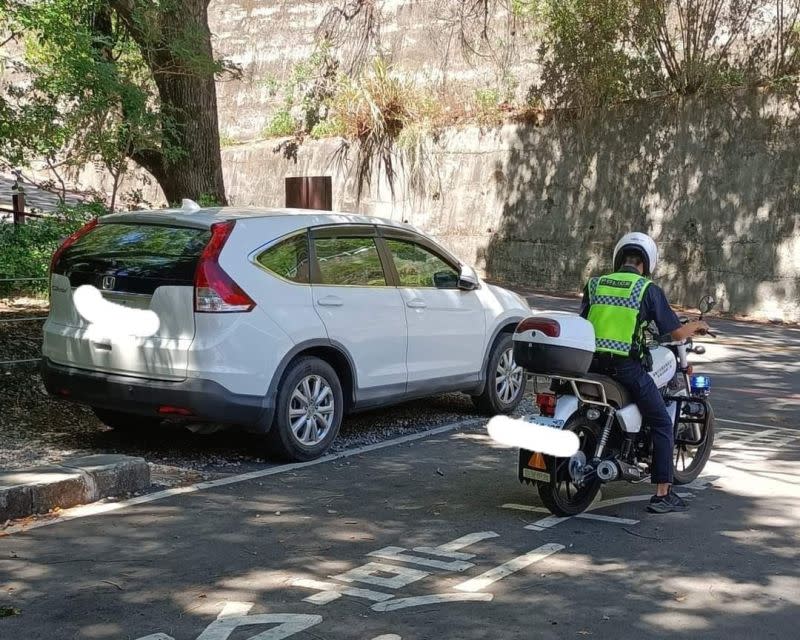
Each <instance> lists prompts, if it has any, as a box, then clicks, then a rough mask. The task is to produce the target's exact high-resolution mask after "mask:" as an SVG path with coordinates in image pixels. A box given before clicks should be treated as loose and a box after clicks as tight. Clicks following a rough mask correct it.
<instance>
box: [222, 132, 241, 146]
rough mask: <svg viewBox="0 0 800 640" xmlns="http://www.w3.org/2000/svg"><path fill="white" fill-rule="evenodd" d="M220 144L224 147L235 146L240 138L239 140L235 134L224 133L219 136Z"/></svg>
mask: <svg viewBox="0 0 800 640" xmlns="http://www.w3.org/2000/svg"><path fill="white" fill-rule="evenodd" d="M219 144H220V146H222V147H233V146H235V145H237V144H239V140H237V139H236V138H234V137H233V136H230V135H227V134H222V135H221V136H220V137H219Z"/></svg>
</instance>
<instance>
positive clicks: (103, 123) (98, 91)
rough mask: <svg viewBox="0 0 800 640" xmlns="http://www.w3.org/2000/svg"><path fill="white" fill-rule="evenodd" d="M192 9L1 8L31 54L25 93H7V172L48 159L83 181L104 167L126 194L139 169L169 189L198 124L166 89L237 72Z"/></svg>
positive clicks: (21, 86) (53, 2)
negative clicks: (85, 169) (92, 167)
mask: <svg viewBox="0 0 800 640" xmlns="http://www.w3.org/2000/svg"><path fill="white" fill-rule="evenodd" d="M187 9H188V7H187V6H186V2H184V1H182V0H158V1H156V0H112V1H106V0H10V1H7V2H3V3H0V32H2V33H4V34H11V37H10V39H8V40H6V44H9V43H11V46H14V45H16V44H21V45H22V51H23V55H22V59H21V60H16V59H15V62H14V64H15V67H16V70H17V71H18V72H20V73H19V75H18V76H16V77H15V78H13V79H14V80H15V81H16V83H12V84H8V85H5V86H3V87H2V91H1V92H0V116H1V119H0V166H2V165H11V166H19V165H26V164H29V163H30V162H31V161H32V160H34V159H36V160H39V159H43V158H44V159H48V160H51V161H54V163H55V161H57V163H58V164H59V166H60V167H63V168H65V169H66V171H67V172H69V171H70V170H73V171H75V172H77V171H78V170H79V169H80V168H81V167H82V166H83V165H85V164H86V163H87V162H91V161H94V160H97V159H99V160H100V161H101V162H102V163H103V164H104V165H105V168H106V169H107V170H108V171H109V172H110V173H111V174H112V176H114V178H115V184H116V183H117V181H118V178H119V176H120V175H121V174H122V173H123V172H124V171H125V170H126V168H127V161H128V159H133V160H134V161H137V162H139V163H140V164H143V166H145V168H147V169H148V170H151V171H153V172H154V175H156V178H157V179H159V180H160V181H162V180H163V181H164V182H162V186H165V183H166V181H167V180H166V178H167V174H166V172H165V171H164V170H165V169H166V168H169V167H173V168H174V167H176V165H177V164H178V163H181V162H184V161H185V160H186V159H187V158H188V152H187V148H186V145H185V142H186V139H185V138H184V131H185V130H186V124H187V121H191V120H192V118H193V115H192V114H191V113H189V112H187V110H186V109H185V108H184V105H182V103H181V95H187V94H186V93H185V92H184V93H181V92H169V91H167V92H165V91H164V88H165V87H167V86H170V84H174V83H186V78H191V79H192V80H190V82H191V81H197V82H203V81H204V79H207V78H209V77H212V76H214V75H215V74H218V73H221V72H223V71H227V70H230V66H229V65H227V64H226V63H224V62H222V61H218V60H215V59H214V58H213V56H212V55H211V46H210V41H209V35H208V32H207V25H206V24H204V23H203V22H202V21H198V20H195V19H189V18H187V15H186V11H187ZM12 55H15V56H18V53H16V50H15V53H14V54H12ZM16 78H19V80H18V81H17V80H16ZM157 84H158V85H159V88H157ZM164 96H168V98H164ZM162 98H164V99H165V100H168V102H167V103H163V102H162ZM199 171H203V169H199ZM205 173H210V172H205ZM115 191H116V190H115Z"/></svg>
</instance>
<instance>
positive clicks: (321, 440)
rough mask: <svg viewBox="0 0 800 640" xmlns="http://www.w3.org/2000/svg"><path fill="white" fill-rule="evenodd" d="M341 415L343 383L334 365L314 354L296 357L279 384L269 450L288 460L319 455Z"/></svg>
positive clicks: (327, 444) (322, 452) (339, 422)
mask: <svg viewBox="0 0 800 640" xmlns="http://www.w3.org/2000/svg"><path fill="white" fill-rule="evenodd" d="M343 416H344V396H343V394H342V385H341V382H340V381H339V376H338V375H336V371H334V369H333V367H332V366H331V365H329V364H328V363H327V362H325V361H324V360H321V359H320V358H316V357H313V356H305V357H302V358H299V359H297V360H295V361H294V362H292V363H291V364H290V365H289V367H288V368H287V369H286V372H285V373H284V375H283V379H282V380H281V383H280V386H279V387H278V396H277V400H276V407H275V417H274V419H273V423H272V428H271V429H270V431H269V434H268V435H267V440H268V445H269V447H270V451H271V452H272V453H274V454H276V455H277V456H279V457H280V458H282V459H284V460H288V461H291V462H307V461H308V460H314V459H315V458H319V457H320V456H321V455H322V454H324V453H325V452H326V451H327V450H328V448H329V447H330V446H331V444H332V443H333V441H334V440H335V439H336V435H337V434H338V433H339V427H340V426H341V424H342V417H343Z"/></svg>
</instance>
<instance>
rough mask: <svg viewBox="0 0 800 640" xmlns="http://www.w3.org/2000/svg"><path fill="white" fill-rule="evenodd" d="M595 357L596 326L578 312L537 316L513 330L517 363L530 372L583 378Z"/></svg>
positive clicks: (526, 320)
mask: <svg viewBox="0 0 800 640" xmlns="http://www.w3.org/2000/svg"><path fill="white" fill-rule="evenodd" d="M593 356H594V327H593V326H592V324H591V323H590V322H589V321H588V320H585V319H584V318H581V317H580V316H579V315H577V314H575V313H566V312H561V311H556V312H546V313H542V314H536V315H533V316H530V317H528V318H525V319H524V320H523V321H522V322H520V323H519V324H518V325H517V328H516V330H515V331H514V361H515V362H516V363H517V364H518V365H520V366H521V367H523V368H524V369H526V370H527V371H529V372H530V373H536V374H539V375H543V376H570V377H580V376H583V375H585V374H586V372H588V371H589V365H590V364H591V363H592V357H593Z"/></svg>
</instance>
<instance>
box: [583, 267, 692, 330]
mask: <svg viewBox="0 0 800 640" xmlns="http://www.w3.org/2000/svg"><path fill="white" fill-rule="evenodd" d="M620 272H621V273H639V271H638V270H637V269H636V268H635V267H622V268H621V269H620ZM588 315H589V288H588V285H587V286H586V287H584V289H583V301H582V302H581V317H582V318H586V317H587V316H588ZM639 318H640V320H642V321H643V322H645V323H648V322H655V323H656V326H657V327H658V333H659V334H660V335H664V334H665V333H672V332H673V331H675V329H679V328H680V326H681V321H680V320H679V319H678V316H677V315H676V314H675V312H674V311H673V310H672V307H670V306H669V302H668V301H667V296H666V295H664V291H663V290H662V289H661V287H659V286H658V285H657V284H655V283H650V286H649V287H647V290H646V291H645V292H644V298H643V299H642V306H641V309H640V310H639Z"/></svg>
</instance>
